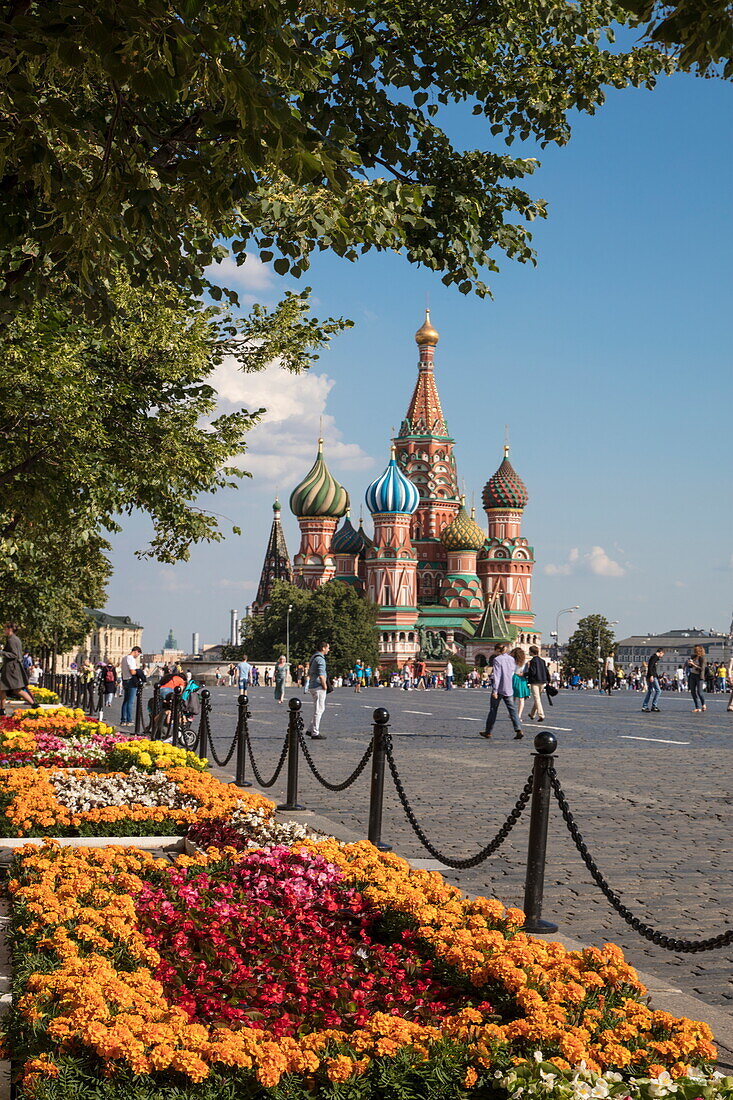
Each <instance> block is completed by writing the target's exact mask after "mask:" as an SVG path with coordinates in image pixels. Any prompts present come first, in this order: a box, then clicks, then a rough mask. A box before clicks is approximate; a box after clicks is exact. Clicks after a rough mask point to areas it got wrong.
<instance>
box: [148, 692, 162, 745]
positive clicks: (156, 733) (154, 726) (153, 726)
mask: <svg viewBox="0 0 733 1100" xmlns="http://www.w3.org/2000/svg"><path fill="white" fill-rule="evenodd" d="M150 740H151V741H159V740H160V684H156V685H155V687H154V688H153V705H152V707H151V710H150Z"/></svg>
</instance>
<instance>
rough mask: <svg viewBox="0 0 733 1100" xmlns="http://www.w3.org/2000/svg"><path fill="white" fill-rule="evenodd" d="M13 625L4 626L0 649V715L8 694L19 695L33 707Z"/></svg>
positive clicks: (19, 644) (21, 647) (15, 628)
mask: <svg viewBox="0 0 733 1100" xmlns="http://www.w3.org/2000/svg"><path fill="white" fill-rule="evenodd" d="M16 630H17V627H16V625H15V623H6V624H5V643H4V645H3V648H2V653H1V656H2V658H3V667H2V671H0V714H4V713H5V699H6V698H7V695H8V692H10V691H12V692H13V694H15V695H19V696H20V698H21V699H23V700H24V702H26V703H30V705H31V706H35V700H34V698H33V696H32V695H31V693H30V692H29V691H28V673H27V672H26V670H25V666H24V664H23V646H22V644H21V641H20V638H19V637H18V635H17V634H16V633H15V632H16Z"/></svg>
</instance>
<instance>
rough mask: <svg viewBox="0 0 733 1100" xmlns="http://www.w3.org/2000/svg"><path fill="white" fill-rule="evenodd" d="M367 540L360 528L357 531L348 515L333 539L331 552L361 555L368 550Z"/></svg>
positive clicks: (347, 514)
mask: <svg viewBox="0 0 733 1100" xmlns="http://www.w3.org/2000/svg"><path fill="white" fill-rule="evenodd" d="M366 547H367V538H366V535H365V534H364V531H363V530H362V528H361V527H360V528H359V530H358V531H357V530H356V528H355V527H354V526H353V525H352V523H351V520H350V519H349V513H348V512H347V513H346V518H345V519H344V522H343V523H342V524H341V526H340V527H339V529H338V531H337V532H336V534H335V535H334V536H333V538H332V539H331V551H332V553H334V554H361V552H362V551H363V550H366Z"/></svg>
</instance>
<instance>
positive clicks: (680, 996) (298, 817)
mask: <svg viewBox="0 0 733 1100" xmlns="http://www.w3.org/2000/svg"><path fill="white" fill-rule="evenodd" d="M252 789H253V790H259V788H257V787H253V788H252ZM260 793H261V794H264V795H265V797H268V793H267V791H260ZM275 816H276V817H277V819H278V820H279V821H298V822H300V823H301V824H302V825H307V826H308V828H310V829H313V830H314V831H315V832H319V833H326V834H328V835H329V836H334V837H336V839H337V840H341V841H343V842H344V843H347V844H349V843H353V842H354V841H357V840H364V837H363V836H362V835H360V834H359V833H355V832H353V830H351V829H347V828H346V827H345V826H344V825H341V824H339V823H338V822H335V821H331V820H330V819H329V818H327V817H322V816H321V815H320V814H316V813H313V812H312V811H311V810H301V811H298V812H297V813H294V812H292V811H287V810H277V811H276V813H275ZM396 855H400V853H399V852H396ZM403 858H405V859H406V858H407V857H403ZM407 862H408V863H410V864H411V865H412V866H413V867H420V868H422V869H423V870H431V871H434V870H442V869H446V870H447V868H443V866H442V864H440V863H438V862H437V861H436V860H425V859H408V860H407ZM466 896H467V897H474V896H476V895H471V894H467V895H466ZM548 938H549V937H548ZM552 939H553V940H555V941H557V942H558V943H561V944H562V945H563V947H567V948H568V950H569V951H582V950H583V948H584V947H587V946H588V944H583V943H581V942H580V941H579V940H574V939H572V937H570V936H564V935H562V934H561V933H557V935H555V936H553V937H552ZM601 942H605V941H601ZM636 973H637V974H638V975H639V980H640V981H641V982H643V983H644V985H645V986H646V988H647V989H648V991H649V995H650V997H651V999H652V1001H653V1004H654V1007H655V1008H659V1009H661V1010H662V1011H663V1012H669V1013H671V1014H672V1015H674V1016H687V1017H689V1018H690V1019H692V1020H702V1021H703V1022H704V1023H706V1024H708V1025H709V1026H710V1027H711V1028H712V1031H713V1035H714V1036H715V1043H716V1046H717V1048H718V1065H719V1066H720V1068H721V1069H722V1070H723V1071H725V1072H729V1073H730V1072H733V1013H731V1012H726V1010H725V1009H724V1008H719V1007H718V1006H717V1005H710V1004H708V1003H707V1001H702V1000H700V998H699V997H694V996H692V995H691V994H689V993H686V992H685V991H684V989H677V988H672V987H671V986H670V985H669V983H668V982H666V981H664V980H663V979H662V978H658V977H655V975H653V974H647V973H646V972H645V971H643V970H637V971H636Z"/></svg>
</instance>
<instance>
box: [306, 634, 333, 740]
mask: <svg viewBox="0 0 733 1100" xmlns="http://www.w3.org/2000/svg"><path fill="white" fill-rule="evenodd" d="M330 648H331V647H330V645H329V644H328V642H324V643H323V645H319V647H318V649H317V650H316V652H315V653H314V654H313V656H312V657H311V659H310V665H309V666H308V691H309V692H310V693H311V699H312V700H313V718H312V719H311V724H310V726H309V728H308V729H307V730H306V731H305V732H306V734H307V736H308V737H312V738H313V740H314V741H323V740H324V737H323V734H322V733H321V718H322V717H323V712H324V710H325V709H326V692H327V691H328V675H327V673H326V655H327V653H328V651H329V649H330Z"/></svg>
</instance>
